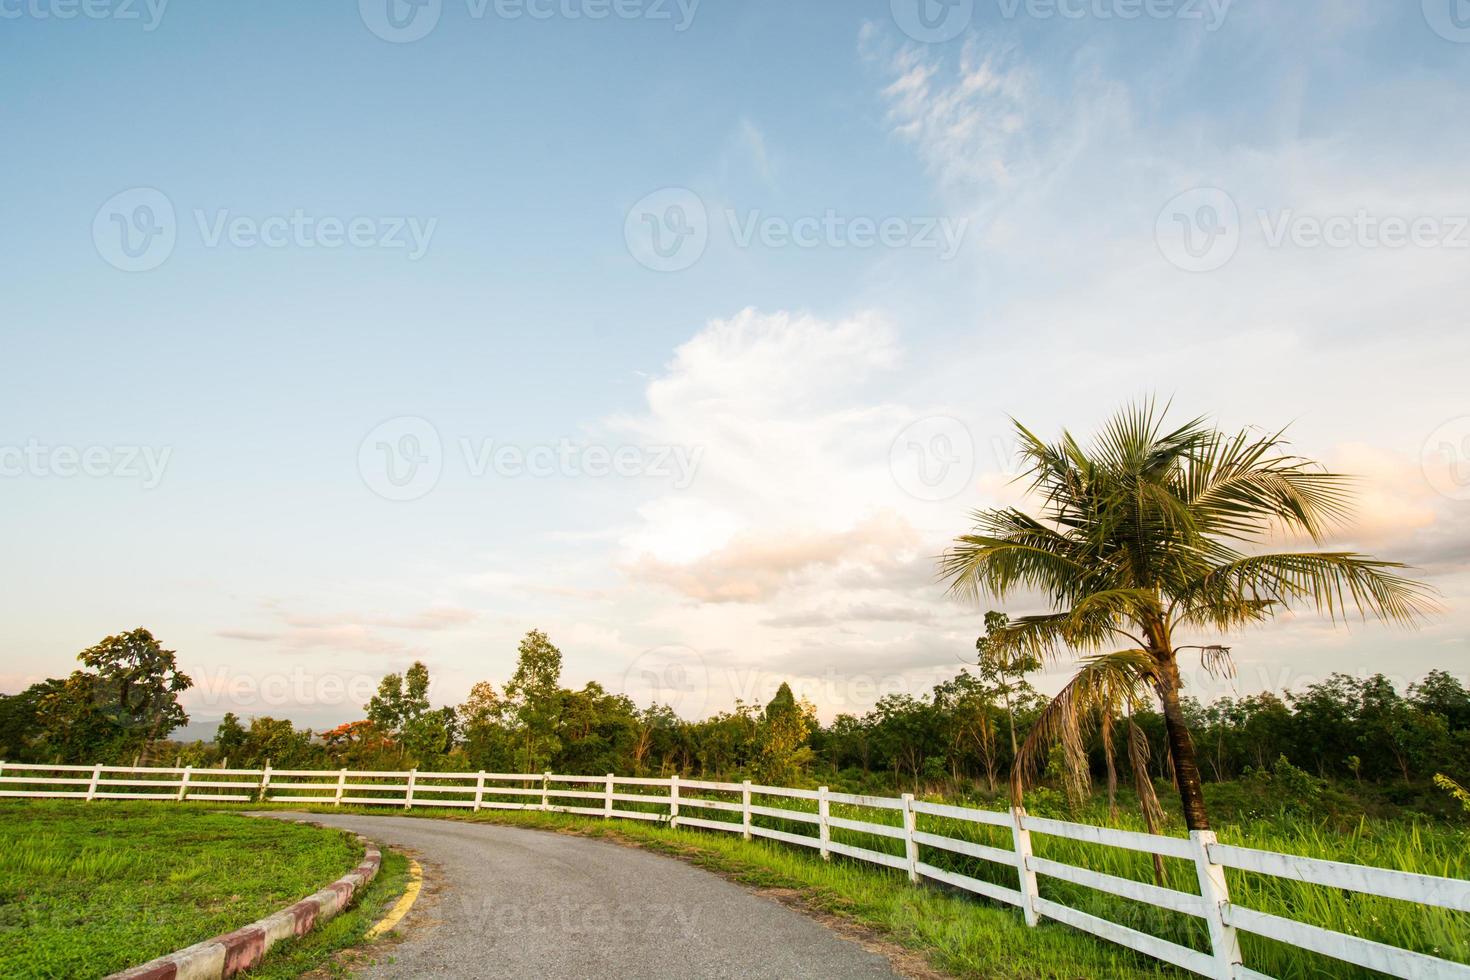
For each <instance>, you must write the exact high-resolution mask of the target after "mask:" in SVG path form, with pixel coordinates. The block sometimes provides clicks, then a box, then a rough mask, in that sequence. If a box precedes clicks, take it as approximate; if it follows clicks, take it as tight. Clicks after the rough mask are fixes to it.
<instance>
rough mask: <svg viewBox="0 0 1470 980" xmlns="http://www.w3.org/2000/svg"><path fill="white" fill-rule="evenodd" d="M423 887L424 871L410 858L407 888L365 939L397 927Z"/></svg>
mask: <svg viewBox="0 0 1470 980" xmlns="http://www.w3.org/2000/svg"><path fill="white" fill-rule="evenodd" d="M423 887H424V869H423V868H421V867H419V863H418V862H417V861H415V860H413V859H412V858H409V861H408V887H407V888H406V889H404V891H403V896H402V897H401V898H399V899H398V901H396V902H394V903H393V907H392V908H391V909H389V910H388V914H387V915H385V916H383V918H382V919H381V920H380V921H379V922H378V924H377V925H375V926H373V927H372V928H371V929H369V930H368V931H367V936H366V937H364V938H367V939H377V938H378V937H379V936H381V935H382V934H383V933H385V932H387V931H388V930H389V929H392V928H393V927H394V926H396V925H398V921H399V920H400V919H402V918H403V917H404V916H405V915H407V914H408V910H409V909H411V908H413V903H414V902H415V901H417V900H418V897H419V889H421V888H423Z"/></svg>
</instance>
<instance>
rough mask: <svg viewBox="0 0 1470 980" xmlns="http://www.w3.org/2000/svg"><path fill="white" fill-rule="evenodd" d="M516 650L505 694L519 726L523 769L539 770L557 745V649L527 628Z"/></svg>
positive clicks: (558, 668)
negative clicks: (513, 670)
mask: <svg viewBox="0 0 1470 980" xmlns="http://www.w3.org/2000/svg"><path fill="white" fill-rule="evenodd" d="M516 653H517V659H516V669H515V673H514V674H512V675H511V678H510V681H509V682H508V683H507V684H506V685H505V696H506V700H507V701H508V702H509V703H510V705H511V708H512V710H513V711H514V714H515V719H516V722H517V723H518V725H519V726H520V734H521V738H522V745H523V746H524V749H525V755H524V759H525V766H526V768H525V771H526V772H539V771H540V767H541V766H544V765H545V764H546V760H547V759H548V758H550V757H551V755H552V754H554V753H555V752H556V750H557V748H558V747H559V746H558V744H557V742H556V724H557V717H558V715H559V713H560V707H561V697H560V695H561V651H560V650H558V649H557V648H556V647H555V645H553V644H552V642H551V640H550V639H549V638H548V637H547V635H546V634H545V633H543V632H541V631H540V630H531V631H530V632H529V633H527V634H526V635H525V637H524V638H523V639H522V640H521V643H520V646H519V647H518V648H517V650H516Z"/></svg>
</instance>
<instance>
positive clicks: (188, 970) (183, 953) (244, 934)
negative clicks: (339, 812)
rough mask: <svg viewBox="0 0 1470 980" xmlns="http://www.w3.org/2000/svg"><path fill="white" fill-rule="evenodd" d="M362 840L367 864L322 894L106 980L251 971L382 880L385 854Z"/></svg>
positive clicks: (172, 979) (199, 977)
mask: <svg viewBox="0 0 1470 980" xmlns="http://www.w3.org/2000/svg"><path fill="white" fill-rule="evenodd" d="M357 840H358V842H359V843H361V844H362V845H363V848H364V849H365V851H366V853H365V854H364V855H363V859H362V863H361V864H359V865H358V866H357V867H355V868H353V869H352V870H351V871H349V872H348V873H347V874H345V875H343V876H342V877H340V878H338V879H337V880H336V881H334V882H332V883H331V884H330V885H328V886H327V887H325V888H323V889H322V890H321V891H319V892H316V893H314V894H312V895H308V896H307V897H306V898H303V899H302V900H301V901H299V902H297V903H296V904H294V905H291V906H289V907H287V908H284V909H282V910H281V911H279V912H277V913H275V914H274V915H268V916H266V917H265V918H264V919H261V920H260V921H258V922H253V923H251V924H250V925H248V926H245V927H244V928H243V929H236V930H235V931H234V932H227V933H225V934H224V935H222V936H215V937H214V938H213V939H206V940H205V941H204V942H202V943H195V944H194V945H193V946H189V947H187V948H185V949H181V950H179V951H178V952H176V953H169V954H168V955H167V956H160V957H159V958H158V959H156V960H150V961H149V962H147V963H144V964H143V965H142V966H135V967H133V968H132V969H128V970H124V971H122V972H121V973H114V974H112V975H111V976H109V977H107V980H220V978H222V977H232V976H234V975H235V974H237V973H239V972H240V971H241V970H248V969H250V968H251V967H253V966H255V965H257V964H258V963H259V962H260V961H261V958H262V957H264V956H265V953H266V950H268V949H270V948H271V947H272V946H274V945H275V944H276V943H278V942H280V941H281V940H282V939H290V938H292V937H294V936H301V935H305V934H306V933H308V932H310V931H311V930H312V928H313V927H315V926H316V925H317V924H319V923H322V922H326V921H327V920H328V919H330V918H332V917H333V916H335V915H336V914H337V913H338V912H341V911H342V910H343V909H345V908H346V907H347V906H348V905H349V904H351V902H352V896H353V895H355V894H357V891H358V889H360V888H362V887H364V886H365V885H366V884H367V883H368V882H370V881H372V880H373V879H374V878H375V877H377V875H378V869H379V868H380V867H382V864H383V854H382V852H381V851H379V850H378V846H377V845H376V844H374V843H373V842H372V841H370V840H368V839H367V838H366V837H362V836H358V838H357Z"/></svg>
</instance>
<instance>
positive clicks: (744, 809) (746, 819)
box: [740, 779, 750, 840]
mask: <svg viewBox="0 0 1470 980" xmlns="http://www.w3.org/2000/svg"><path fill="white" fill-rule="evenodd" d="M740 827H741V831H742V832H741V834H740V836H741V837H744V838H745V839H746V840H750V780H748V779H747V780H745V782H743V783H741V784H740Z"/></svg>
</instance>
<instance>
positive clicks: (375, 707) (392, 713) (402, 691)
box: [367, 660, 429, 735]
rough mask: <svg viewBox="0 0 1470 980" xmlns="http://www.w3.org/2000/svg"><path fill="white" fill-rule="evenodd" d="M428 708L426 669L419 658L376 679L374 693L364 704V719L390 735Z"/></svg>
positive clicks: (427, 675) (427, 676) (427, 669)
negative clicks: (377, 680) (393, 672)
mask: <svg viewBox="0 0 1470 980" xmlns="http://www.w3.org/2000/svg"><path fill="white" fill-rule="evenodd" d="M428 710H429V668H428V667H426V666H425V665H424V663H423V662H422V661H419V660H415V661H414V662H413V665H412V666H410V667H409V668H408V670H407V672H405V673H404V674H389V675H387V676H386V677H384V678H383V679H382V680H381V681H379V682H378V693H377V694H374V695H373V696H372V698H370V699H369V700H368V703H367V716H368V721H370V722H372V723H373V724H374V725H376V726H378V728H380V729H381V730H383V731H385V732H390V733H392V734H394V735H397V734H398V733H399V732H401V731H402V729H403V726H404V725H405V724H406V723H407V722H410V721H413V720H414V719H416V718H419V717H420V716H422V715H423V714H424V713H425V712H427V711H428Z"/></svg>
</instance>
